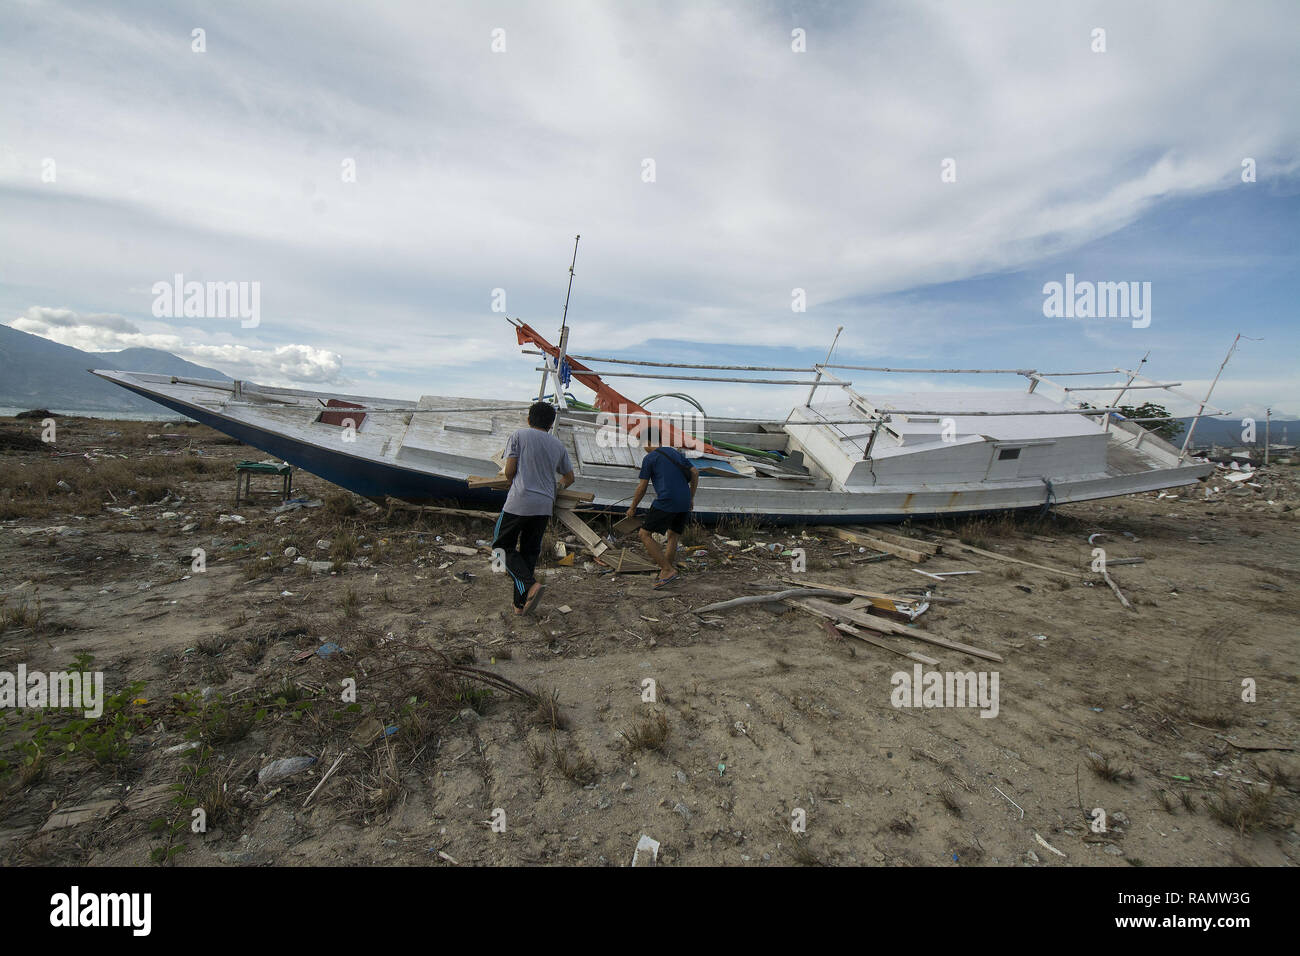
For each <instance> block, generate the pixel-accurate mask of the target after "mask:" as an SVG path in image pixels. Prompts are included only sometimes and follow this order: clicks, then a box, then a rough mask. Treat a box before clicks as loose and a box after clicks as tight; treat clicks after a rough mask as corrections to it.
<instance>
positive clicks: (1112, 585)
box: [1101, 571, 1133, 611]
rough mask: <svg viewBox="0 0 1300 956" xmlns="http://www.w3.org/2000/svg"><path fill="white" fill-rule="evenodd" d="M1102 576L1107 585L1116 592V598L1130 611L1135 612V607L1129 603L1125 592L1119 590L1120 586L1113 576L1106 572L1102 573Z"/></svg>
mask: <svg viewBox="0 0 1300 956" xmlns="http://www.w3.org/2000/svg"><path fill="white" fill-rule="evenodd" d="M1101 576H1102V577H1103V578H1105V579H1106V583H1107V584H1109V585H1110V589H1111V590H1112V591H1114V592H1115V597H1117V598H1119V603H1120V604H1123V605H1124V606H1125V607H1126V608H1128V609H1129V610H1130V611H1131V610H1133V605H1132V604H1129V603H1128V598H1126V597H1125V596H1124V592H1123V591H1121V590H1120V589H1119V585H1118V584H1116V583H1115V581H1114V580H1113V579H1112V578H1111V576H1110V575H1109V574H1107V573H1106V572H1105V571H1102V572H1101Z"/></svg>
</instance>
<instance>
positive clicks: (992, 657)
mask: <svg viewBox="0 0 1300 956" xmlns="http://www.w3.org/2000/svg"><path fill="white" fill-rule="evenodd" d="M801 603H805V604H809V605H814V606H817V605H820V606H821V610H823V611H825V612H827V614H828V615H830V614H835V615H838V616H839V618H840V619H841V620H848V621H850V622H852V623H854V624H860V625H862V626H863V627H869V628H871V629H872V630H877V631H884V633H886V634H900V635H903V636H906V637H910V638H912V639H913V640H916V641H925V642H926V643H927V644H934V645H936V646H938V647H946V648H948V649H949V650H952V651H961V652H962V653H963V654H969V655H970V656H971V657H979V658H983V659H984V660H987V661H997V662H998V663H1002V655H1001V654H996V653H994V652H993V651H986V650H984V649H983V648H981V647H972V646H971V645H969V644H962V643H960V642H959V641H950V640H948V638H946V637H939V636H937V635H935V634H927V633H926V632H925V631H920V630H916V629H915V628H908V627H903V626H902V625H901V624H894V623H893V622H892V621H886V620H884V619H883V618H878V617H872V616H871V615H870V614H863V613H861V612H860V611H851V610H849V609H847V608H843V607H838V606H837V605H834V604H830V603H828V602H826V601H818V600H816V599H815V598H810V599H804V600H803V601H802V602H801ZM881 625H890V628H888V629H886V628H884V627H882V626H881Z"/></svg>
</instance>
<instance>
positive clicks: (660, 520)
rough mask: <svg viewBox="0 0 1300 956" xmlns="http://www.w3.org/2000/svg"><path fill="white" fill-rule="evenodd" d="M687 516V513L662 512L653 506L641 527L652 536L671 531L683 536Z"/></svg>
mask: <svg viewBox="0 0 1300 956" xmlns="http://www.w3.org/2000/svg"><path fill="white" fill-rule="evenodd" d="M687 514H688V512H685V511H661V510H660V509H658V508H656V507H654V506H653V505H652V506H651V507H650V513H649V514H648V515H646V516H645V522H644V523H643V524H642V525H641V527H642V528H643V529H644V530H646V531H649V532H651V533H652V534H665V533H667V532H669V531H671V532H673V533H674V534H681V533H682V532H683V531H685V530H686V516H687Z"/></svg>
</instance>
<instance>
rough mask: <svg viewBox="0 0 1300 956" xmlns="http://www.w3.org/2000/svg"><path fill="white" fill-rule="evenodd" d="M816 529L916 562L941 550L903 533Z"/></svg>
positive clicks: (937, 546)
mask: <svg viewBox="0 0 1300 956" xmlns="http://www.w3.org/2000/svg"><path fill="white" fill-rule="evenodd" d="M815 530H816V531H818V532H820V533H823V534H829V535H832V536H834V537H836V538H839V539H840V540H841V541H847V542H849V543H850V544H856V545H859V546H861V547H864V548H870V549H871V550H873V551H881V552H884V553H886V554H892V555H896V556H897V557H900V558H903V559H904V560H906V561H912V562H914V563H916V564H920V563H921V562H922V561H924V560H925V559H926V558H928V557H930V555H932V554H938V553H939V552H940V550H941V548H940V546H939V545H937V544H931V543H930V542H929V541H919V540H917V539H915V538H904V537H903V536H902V535H896V534H885V533H884V532H879V531H873V532H872V533H870V534H868V533H866V532H864V531H849V530H848V529H847V528H829V527H822V528H816V529H815Z"/></svg>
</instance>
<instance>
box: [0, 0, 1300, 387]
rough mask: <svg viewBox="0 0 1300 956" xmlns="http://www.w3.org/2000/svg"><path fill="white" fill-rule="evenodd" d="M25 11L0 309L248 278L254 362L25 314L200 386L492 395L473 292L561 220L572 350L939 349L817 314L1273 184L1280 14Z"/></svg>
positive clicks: (1101, 10)
mask: <svg viewBox="0 0 1300 956" xmlns="http://www.w3.org/2000/svg"><path fill="white" fill-rule="evenodd" d="M27 16H33V15H32V14H29V13H27V12H26V11H25V10H24V11H20V12H19V13H16V14H14V17H15V19H16V20H17V21H18V23H17V25H16V27H15V28H14V29H11V30H6V31H4V33H3V35H0V82H3V83H4V85H5V88H6V89H15V90H22V91H23V93H24V95H14V96H8V97H4V98H3V99H2V100H0V128H4V129H5V130H6V133H7V135H6V140H7V141H8V146H7V147H5V148H0V189H6V190H8V191H9V192H8V193H7V194H6V199H5V200H4V201H5V205H6V209H5V215H4V216H3V217H0V261H3V262H5V263H6V279H7V281H15V280H14V278H13V277H21V281H22V283H23V285H24V287H25V288H24V297H23V299H22V300H21V301H22V303H23V306H19V305H14V306H13V308H14V309H15V311H16V310H17V309H18V308H21V307H24V306H25V304H26V303H28V302H31V301H73V302H82V303H93V304H94V306H95V308H97V309H98V308H102V309H104V310H112V311H114V312H116V313H120V315H121V316H126V317H127V318H124V319H122V321H123V322H126V323H128V324H130V322H131V319H130V317H132V316H141V317H144V316H147V315H148V306H149V301H150V297H149V294H148V291H147V290H148V289H149V287H150V285H151V283H152V282H154V281H158V280H164V279H168V278H170V276H171V275H173V274H174V273H178V272H180V273H184V274H185V275H186V276H187V278H195V279H200V280H220V281H227V280H241V281H242V280H251V281H258V282H260V283H261V288H262V310H263V316H264V317H263V322H262V326H261V327H260V328H259V329H258V330H257V335H258V336H260V338H259V339H258V340H257V341H253V340H252V339H251V338H245V337H244V334H241V333H239V332H238V331H233V330H230V329H227V330H226V331H225V332H224V333H220V334H219V333H216V332H211V331H208V332H205V333H204V334H203V335H199V336H191V335H189V334H188V333H185V334H180V333H178V332H176V331H175V330H171V329H168V328H165V327H156V326H155V325H152V324H149V323H146V322H144V321H140V322H138V323H137V325H138V329H139V330H138V331H132V330H130V329H127V328H125V327H121V328H111V327H105V326H102V325H93V324H90V323H89V322H88V321H87V322H84V323H83V324H82V325H80V326H78V327H76V330H75V331H74V330H72V329H70V328H69V327H67V326H60V325H59V324H58V322H57V321H55V320H54V319H52V318H50V317H46V321H47V328H48V330H49V331H48V332H47V333H46V334H48V336H49V337H51V338H55V337H56V335H63V336H64V339H66V340H67V344H78V343H80V344H79V347H91V348H99V349H106V348H120V347H122V346H123V345H124V344H132V345H149V346H151V347H159V348H166V349H167V350H168V351H176V350H177V349H178V348H188V347H191V346H197V345H206V346H209V347H213V348H222V349H225V351H224V352H222V354H221V355H220V356H216V357H214V358H213V359H212V361H213V362H214V363H215V362H216V361H218V360H220V361H229V362H231V363H237V364H236V365H232V366H231V368H232V369H236V368H237V370H238V372H239V374H250V375H251V374H252V373H254V372H256V373H258V374H264V375H277V376H280V377H281V378H283V379H285V380H294V381H299V380H300V381H324V380H334V379H336V378H337V376H338V374H339V372H338V370H337V369H335V368H334V366H333V365H332V360H331V359H329V358H325V357H322V356H323V355H325V354H330V355H332V354H334V353H339V354H343V355H346V356H347V359H348V363H349V367H350V368H353V369H356V370H357V373H358V374H366V375H370V374H371V373H375V372H378V373H379V376H380V377H381V378H383V377H385V376H386V375H389V374H391V373H393V372H394V371H399V372H404V373H407V374H410V375H418V374H419V373H420V372H421V370H440V371H446V370H460V369H467V368H474V369H475V371H476V372H477V374H478V377H479V380H481V381H485V382H488V383H489V384H491V380H492V379H493V378H494V376H496V375H497V368H498V363H500V362H501V361H502V360H504V359H505V358H506V357H508V356H513V355H514V354H515V353H514V350H513V348H512V343H513V337H512V336H511V334H510V331H509V329H508V328H507V327H506V326H505V324H504V322H502V321H501V318H500V316H499V315H495V314H493V313H491V312H490V311H489V300H490V295H491V291H492V290H493V289H494V288H498V287H501V288H505V289H507V291H508V293H509V302H510V314H512V315H516V316H522V317H524V318H526V319H528V320H529V321H530V322H531V323H532V324H534V325H536V326H537V327H538V328H542V327H543V326H545V327H546V328H547V329H548V330H551V329H553V328H554V326H555V325H556V324H557V323H556V321H555V320H556V319H558V315H559V310H560V308H561V306H562V303H563V296H564V280H565V275H564V269H565V267H566V266H567V265H568V254H569V244H570V242H571V237H572V236H573V234H575V233H578V232H581V233H582V234H583V237H584V239H583V246H582V249H581V252H580V254H579V259H578V264H577V272H578V279H577V284H576V286H575V292H574V309H573V314H572V315H571V320H573V321H575V323H577V324H578V329H579V333H578V337H577V339H576V341H577V342H578V343H579V348H580V350H581V351H586V352H600V351H601V350H608V349H611V348H619V347H628V346H633V345H636V344H638V343H640V342H643V341H645V340H646V339H647V338H651V337H660V338H676V339H685V340H689V341H696V342H745V343H747V344H753V345H767V346H780V347H787V348H789V347H796V346H806V345H808V344H810V343H814V342H815V343H818V344H824V343H828V342H829V340H830V338H831V336H832V334H833V330H834V328H835V326H836V325H837V324H840V323H841V322H843V323H844V324H845V325H846V326H847V327H848V328H847V329H846V335H845V338H844V339H843V340H842V342H841V345H840V348H841V350H843V351H845V352H847V353H850V354H851V353H854V352H855V351H857V352H872V351H874V352H876V353H877V354H879V353H880V352H881V351H882V350H886V349H887V350H888V357H889V359H890V360H891V361H892V360H896V359H898V358H900V357H903V356H907V355H909V354H923V353H924V352H926V351H927V350H932V349H933V348H934V343H936V342H940V343H942V347H943V348H946V349H949V350H954V351H955V350H957V348H958V346H959V345H960V344H961V343H963V342H965V341H967V340H969V339H975V338H979V337H981V336H983V337H984V338H986V339H988V338H991V337H996V336H998V335H999V333H1000V329H1001V328H1005V326H996V325H990V324H986V323H985V322H984V321H983V320H982V318H978V317H977V318H974V319H966V318H963V317H960V316H959V317H955V318H954V317H949V316H943V315H938V314H934V315H925V314H922V315H917V314H916V313H915V312H909V313H908V318H907V321H906V322H901V323H900V322H899V321H898V319H897V315H896V314H891V312H889V311H888V310H886V309H884V308H881V307H872V308H870V309H865V308H858V307H856V306H846V305H844V302H845V301H846V300H849V299H857V298H861V297H863V296H868V295H872V294H879V293H885V292H890V291H895V290H906V289H911V288H915V287H917V286H920V285H925V284H927V283H935V282H946V281H954V280H959V279H963V278H969V277H971V276H976V275H981V274H985V273H989V272H996V271H998V270H1004V269H1011V268H1016V267H1020V266H1023V265H1025V264H1026V263H1031V262H1034V261H1036V260H1037V259H1038V258H1040V257H1042V256H1043V255H1044V254H1045V253H1048V252H1055V251H1061V250H1068V249H1071V248H1075V247H1078V246H1080V245H1081V244H1083V243H1086V242H1088V241H1090V240H1093V239H1096V238H1097V237H1099V236H1104V235H1107V234H1108V233H1110V232H1113V231H1114V230H1116V229H1118V228H1121V227H1123V226H1125V225H1126V224H1129V223H1132V222H1134V221H1135V220H1137V219H1138V218H1139V217H1140V216H1142V215H1143V214H1144V213H1145V212H1146V211H1148V210H1149V209H1151V208H1152V206H1153V205H1154V204H1156V203H1159V202H1161V201H1164V200H1168V199H1169V198H1170V197H1177V196H1194V195H1203V194H1205V193H1208V192H1211V191H1215V190H1220V189H1226V188H1229V186H1230V185H1231V184H1233V183H1234V182H1235V181H1236V177H1237V174H1238V173H1239V168H1238V164H1239V162H1240V159H1241V157H1243V156H1252V157H1254V158H1255V159H1256V160H1257V161H1258V162H1259V164H1260V168H1261V170H1265V171H1267V174H1268V176H1270V177H1274V178H1276V177H1278V176H1281V175H1286V174H1288V173H1291V174H1294V173H1295V171H1296V170H1297V168H1298V165H1297V164H1298V163H1300V160H1298V159H1297V157H1300V124H1297V122H1296V118H1297V117H1300V84H1297V83H1295V69H1294V50H1295V49H1296V47H1297V45H1298V44H1300V37H1298V35H1297V31H1298V28H1300V14H1297V11H1296V8H1295V7H1294V6H1293V5H1290V4H1286V3H1276V4H1267V3H1266V4H1255V5H1250V6H1248V7H1233V6H1229V5H1208V4H1194V3H1193V4H1189V3H1144V4H1109V3H1092V4H1074V5H1070V6H1068V7H1066V8H1060V7H1058V6H1057V5H1053V4H1043V3H1041V2H1036V0H1034V2H1010V0H1007V2H998V3H984V4H968V3H949V2H938V0H934V2H917V3H913V4H907V5H902V6H880V5H875V4H868V5H850V6H846V7H842V8H841V7H836V6H833V5H826V6H821V5H816V6H808V7H805V6H802V5H796V6H794V7H793V8H791V9H790V10H781V9H779V8H778V7H776V6H773V5H768V4H762V5H758V4H750V3H743V2H735V3H712V4H705V5H701V4H697V3H690V2H679V3H671V2H670V3H667V4H653V5H637V4H628V3H616V2H607V3H599V2H593V3H585V4H582V5H580V6H577V7H574V8H573V10H572V11H567V8H566V12H565V13H564V15H557V13H556V9H555V8H554V7H552V6H550V5H545V4H540V5H539V4H530V3H522V2H520V3H500V4H494V5H492V6H483V5H478V4H454V3H453V4H440V5H438V6H437V10H436V13H435V12H434V11H433V10H432V9H431V8H430V7H429V5H428V4H426V3H424V2H422V0H418V2H417V0H406V2H391V3H384V4H357V5H351V4H340V5H335V6H334V7H333V8H331V10H330V13H329V16H327V17H326V16H320V15H319V10H318V6H317V4H315V3H310V2H306V0H302V2H290V0H284V2H279V3H251V2H250V3H230V4H222V5H219V6H212V5H206V4H204V5H193V6H186V5H184V4H177V5H176V6H174V7H173V6H170V5H168V6H156V7H150V6H144V7H125V6H120V7H114V6H113V5H111V4H104V5H95V6H93V7H84V8H69V7H57V8H50V9H42V10H41V11H40V14H39V21H35V22H36V23H38V26H34V29H39V37H40V42H26V41H24V39H23V37H24V35H25V34H26V33H27V32H29V31H26V30H25V29H24V26H25V25H24V24H23V23H22V22H21V21H22V19H23V18H24V17H27ZM200 23H201V24H203V25H204V26H205V29H206V30H207V47H208V49H207V52H206V53H203V54H196V53H192V52H191V51H190V30H191V29H192V28H193V27H194V26H195V25H196V24H200ZM1097 25H1104V26H1105V28H1106V29H1107V31H1108V51H1107V52H1106V53H1104V54H1094V53H1092V52H1091V51H1090V49H1089V44H1090V36H1091V30H1092V29H1093V27H1095V26H1097ZM793 26H800V27H803V28H805V29H806V30H807V31H808V52H807V53H803V54H795V53H793V52H791V49H790V30H791V28H792V27H793ZM495 27H502V28H504V29H505V30H506V36H507V52H505V53H502V54H493V53H492V52H491V49H490V40H491V36H490V31H491V30H492V29H493V28H495ZM51 64H57V66H53V67H52V66H51ZM647 157H649V158H653V159H654V160H655V162H656V167H657V181H656V182H654V183H645V182H642V180H641V168H642V167H641V164H642V161H643V159H645V158H647ZM946 157H953V158H955V159H956V160H957V170H958V180H957V182H956V183H951V184H945V183H942V182H941V181H940V176H939V172H940V166H939V164H940V161H941V160H942V159H944V158H946ZM47 158H52V159H54V160H55V161H56V163H57V169H58V176H57V180H56V181H55V182H52V183H45V182H42V180H41V172H42V164H43V162H44V161H45V160H46V159H47ZM349 158H351V159H355V160H356V164H357V182H355V183H345V182H343V181H341V176H340V172H341V164H342V162H343V161H344V160H345V159H349ZM74 212H75V213H76V216H75V217H74V216H73V215H72V213H74ZM69 263H75V264H76V269H69ZM69 284H71V285H72V288H69ZM794 287H800V288H803V289H806V290H807V295H808V301H809V307H810V311H809V312H808V313H806V314H803V315H799V316H793V315H792V313H791V311H790V307H789V306H790V294H791V289H792V288H794ZM27 290H39V291H40V292H42V293H43V295H44V297H42V296H41V295H36V294H30V293H29V292H28V291H27ZM82 319H84V320H88V319H89V316H88V315H84V314H83V315H82ZM1162 321H1163V315H1162ZM60 329H62V330H63V331H58V330H60ZM245 334H246V333H245ZM1077 334H1078V335H1079V337H1080V340H1081V341H1082V340H1083V339H1085V338H1086V332H1079V333H1077ZM132 335H135V336H139V338H137V339H132V338H130V336H132ZM177 335H179V336H180V340H179V341H176V342H175V344H174V345H169V344H166V343H170V342H173V339H171V338H168V336H177ZM64 339H56V340H60V341H62V340H64ZM1008 341H1009V345H1010V347H1011V348H1012V349H1015V350H1019V351H1020V353H1021V354H1018V355H1014V356H1011V357H1009V358H1008V362H1011V363H1013V364H1017V365H1019V364H1028V363H1030V362H1031V361H1033V357H1032V343H1028V342H1026V341H1025V339H1024V338H1023V337H1022V336H1021V335H1020V334H1019V333H1016V334H1015V336H1014V337H1009V338H1008ZM295 342H306V343H310V349H311V350H319V352H320V354H317V352H316V351H310V350H309V351H305V352H304V351H298V350H302V349H308V346H297V345H291V344H290V343H295ZM279 348H287V349H290V352H288V353H286V354H284V355H280V356H277V355H276V354H275V352H276V349H279ZM1215 348H1218V346H1217V345H1216V346H1215ZM241 350H242V351H241ZM177 354H184V353H182V352H178V353H177ZM186 357H192V356H190V355H186ZM513 361H514V362H515V363H516V364H515V366H514V368H519V367H522V366H521V365H520V364H519V363H518V360H517V359H514V360H513ZM927 364H939V363H938V362H930V363H927ZM228 371H229V369H228ZM231 374H236V372H235V371H231ZM295 375H297V376H303V377H302V378H300V379H292V378H290V376H295ZM331 376H333V377H334V379H331V378H330V377H331ZM1292 391H1294V389H1292Z"/></svg>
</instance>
